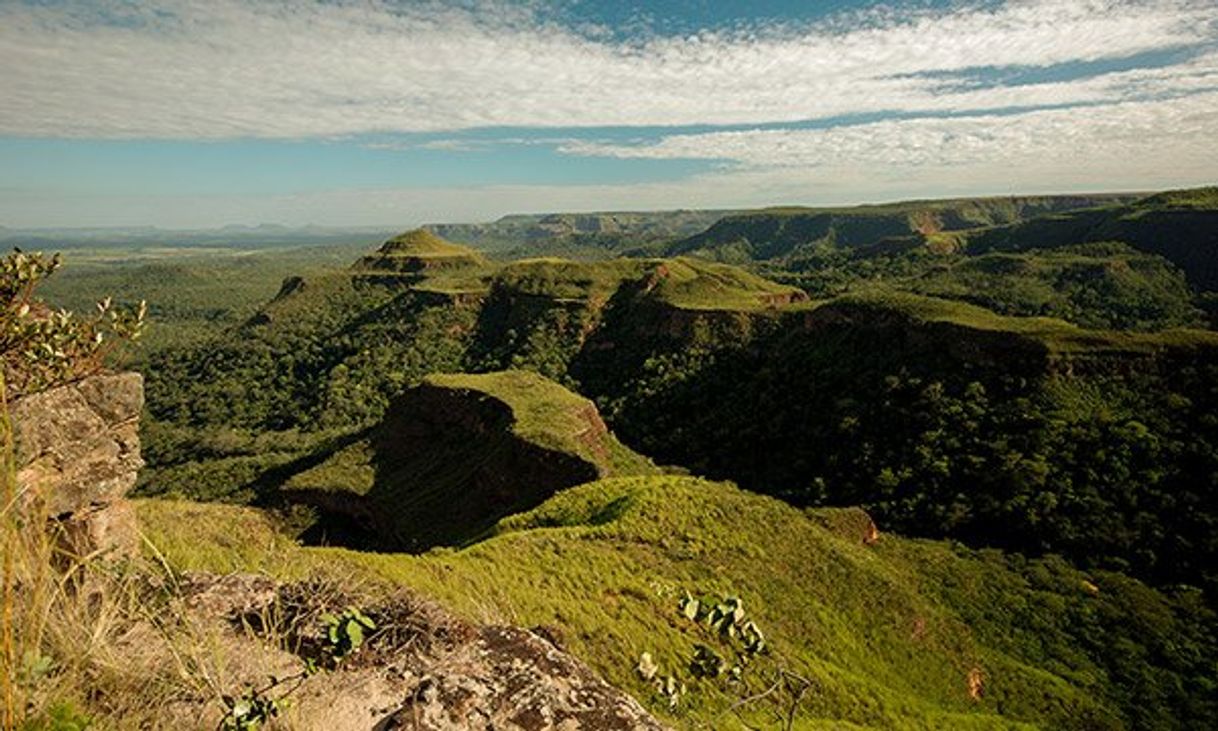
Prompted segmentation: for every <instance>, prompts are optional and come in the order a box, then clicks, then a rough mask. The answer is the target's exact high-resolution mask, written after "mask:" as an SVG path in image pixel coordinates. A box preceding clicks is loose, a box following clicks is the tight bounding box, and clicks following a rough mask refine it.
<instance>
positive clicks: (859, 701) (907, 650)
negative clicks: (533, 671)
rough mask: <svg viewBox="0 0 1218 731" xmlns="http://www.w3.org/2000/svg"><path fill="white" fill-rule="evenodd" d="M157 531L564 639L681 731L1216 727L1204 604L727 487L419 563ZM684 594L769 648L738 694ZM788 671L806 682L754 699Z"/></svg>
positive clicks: (616, 490)
mask: <svg viewBox="0 0 1218 731" xmlns="http://www.w3.org/2000/svg"><path fill="white" fill-rule="evenodd" d="M140 516H141V519H142V520H143V521H144V526H145V532H146V533H147V534H148V537H149V539H150V541H151V543H152V544H154V545H156V546H158V547H159V549H160V550H161V552H162V554H163V555H164V557H165V558H166V559H167V561H168V562H169V563H170V564H171V565H172V566H174V567H175V568H177V569H179V570H199V569H205V570H211V571H221V572H225V571H232V570H260V571H267V572H269V573H271V574H272V575H277V576H302V575H305V574H307V573H310V572H312V571H328V572H331V573H332V574H336V575H340V576H343V577H344V580H345V581H347V582H351V581H355V580H357V577H359V576H365V577H366V576H374V577H379V578H380V579H382V580H386V579H387V580H389V581H391V582H393V583H395V584H402V585H405V586H408V587H411V588H413V589H416V590H418V591H420V592H422V593H424V594H426V595H428V596H432V597H435V598H437V599H439V600H441V601H443V602H445V603H446V604H448V605H450V606H452V607H453V608H454V609H456V610H458V611H459V612H461V613H464V614H466V615H467V616H470V617H473V618H477V619H490V620H496V621H510V622H513V623H519V624H524V625H527V626H536V625H543V626H546V627H548V628H550V629H549V630H548V631H549V633H550V634H551V635H552V636H554V637H556V638H559V639H558V641H560V642H562V643H563V644H564V645H565V646H566V647H568V649H570V650H572V651H573V652H575V653H576V654H577V655H579V656H580V657H582V658H584V659H585V660H586V661H587V662H589V663H590V664H591V665H592V666H593V667H594V668H595V669H597V670H598V671H599V672H601V673H602V674H603V675H604V676H605V677H607V678H608V679H609V680H610V681H611V682H613V683H615V684H617V685H619V686H620V687H623V688H625V689H627V690H628V691H630V692H632V693H634V694H636V695H637V696H638V697H639V698H640V699H641V700H642V701H644V703H646V704H647V705H648V706H649V707H650V708H651V709H652V710H653V711H654V712H656V713H657V714H660V715H661V716H662V717H665V718H666V719H667V720H669V721H670V722H672V723H673V724H674V725H675V726H677V727H678V728H699V727H705V726H710V727H713V728H718V729H742V728H752V727H758V726H760V727H770V726H772V725H773V724H775V723H779V721H778V719H780V718H786V717H787V715H788V714H791V713H793V718H794V728H796V729H828V728H860V729H881V728H883V729H906V728H908V729H914V728H976V729H983V728H984V729H991V728H1020V729H1035V728H1042V729H1054V730H1061V729H1088V730H1091V729H1133V728H1147V729H1148V728H1155V729H1175V728H1179V729H1190V728H1203V727H1208V726H1210V725H1212V723H1213V722H1214V720H1215V715H1214V714H1215V713H1216V709H1215V707H1214V703H1213V695H1212V690H1213V688H1214V687H1215V682H1216V679H1215V675H1214V673H1215V671H1214V667H1213V663H1212V658H1213V657H1214V653H1215V637H1214V630H1215V625H1214V616H1213V615H1212V613H1210V612H1209V611H1208V610H1206V609H1205V608H1204V607H1203V606H1202V605H1201V604H1200V603H1199V602H1198V599H1197V597H1196V595H1195V594H1190V593H1188V592H1182V593H1175V594H1162V593H1158V592H1155V591H1153V590H1151V589H1148V588H1146V587H1144V586H1142V585H1140V584H1138V583H1137V582H1135V581H1132V580H1129V579H1126V578H1124V577H1121V576H1119V575H1115V574H1107V573H1103V572H1094V573H1086V574H1084V573H1081V572H1078V571H1076V570H1074V569H1071V568H1069V567H1068V566H1067V565H1066V564H1064V563H1063V562H1061V561H1059V560H1054V559H1050V560H1045V561H1034V560H1033V561H1029V560H1024V559H1021V558H1018V557H1012V556H1005V555H1003V554H1001V553H998V552H994V551H987V552H974V551H970V550H967V549H965V548H963V547H961V546H959V545H953V544H947V543H936V542H928V541H912V540H907V539H902V538H897V537H895V536H890V535H886V534H885V535H882V536H881V537H880V539H879V542H878V543H877V544H875V545H873V546H867V545H864V544H863V543H862V542H861V540H860V534H859V533H858V531H857V530H855V531H852V530H849V529H845V528H838V529H837V530H836V531H835V530H833V529H832V526H833V525H835V524H836V523H841V522H842V521H835V520H834V519H835V518H837V517H839V516H836V515H831V516H825V515H820V514H816V513H804V512H801V511H800V510H798V509H795V508H792V507H790V506H788V505H785V504H783V503H781V502H778V501H776V500H772V499H769V498H765V497H760V496H757V495H752V494H749V493H746V492H742V491H740V490H737V489H735V488H734V487H732V486H730V485H726V484H720V483H710V482H705V481H701V480H697V479H692V478H675V477H638V478H623V479H614V480H607V481H600V482H596V483H592V484H588V485H584V486H581V487H577V488H574V489H571V490H568V491H565V492H563V493H560V494H559V495H557V496H555V497H554V498H552V499H550V500H549V501H547V502H546V503H545V504H543V505H541V506H540V507H538V508H537V509H535V510H533V511H530V512H527V513H524V514H521V515H517V516H514V517H511V518H508V519H506V520H504V521H503V522H502V523H501V524H500V526H499V528H498V531H497V535H495V536H494V537H492V538H489V539H488V540H485V541H483V542H480V543H477V544H475V545H473V546H471V547H469V548H466V549H463V550H460V551H456V552H453V551H448V550H445V551H436V552H432V553H429V554H427V555H424V556H419V557H410V556H401V555H389V554H380V555H372V554H360V553H356V552H350V551H344V550H340V549H317V548H299V547H296V546H294V545H292V544H291V543H290V542H288V541H287V540H286V539H285V538H283V537H282V536H280V535H278V534H277V533H276V532H275V530H274V528H273V527H272V525H271V523H270V522H269V521H268V520H267V519H266V518H265V517H264V516H263V515H262V514H260V513H257V512H255V511H252V510H250V509H243V508H235V507H224V506H217V505H210V506H205V505H197V504H189V503H175V502H162V501H144V502H143V503H142V504H141V505H140ZM847 522H848V521H847ZM685 592H690V593H691V594H693V595H695V596H705V597H712V598H723V597H727V596H735V597H739V598H740V599H742V600H743V606H744V607H745V609H746V611H747V613H748V616H749V617H750V618H752V619H754V620H755V621H756V622H757V624H758V625H759V626H760V627H761V628H762V629H763V631H764V632H765V635H766V637H767V639H768V642H769V646H770V651H769V652H768V654H765V655H763V656H762V657H760V658H759V659H758V660H756V661H755V662H754V663H753V664H751V665H749V666H748V667H747V669H746V670H745V672H744V674H743V676H742V678H743V680H742V681H741V682H740V683H733V682H730V681H727V680H723V679H697V678H695V677H693V676H692V675H691V673H690V670H689V669H688V666H689V664H690V660H691V658H692V656H693V654H694V649H695V646H696V645H698V644H705V645H707V646H708V647H710V648H712V649H713V650H715V651H716V652H719V653H726V654H730V653H729V651H728V643H727V642H726V641H724V640H721V639H719V638H717V637H715V636H714V635H712V634H711V633H709V632H708V631H706V630H704V629H699V627H698V626H697V625H695V624H694V623H693V622H690V621H689V620H687V619H686V618H685V617H684V616H683V615H682V614H681V611H680V610H679V608H678V600H679V599H680V598H681V597H682V596H683V595H684V593H685ZM643 652H649V653H650V654H651V655H652V657H653V658H654V659H655V661H656V662H657V663H658V664H659V666H660V667H661V672H662V673H674V674H676V675H677V676H679V677H680V678H681V679H682V680H683V681H684V682H686V683H687V686H688V693H687V694H686V695H685V696H683V697H682V699H681V701H680V703H679V704H678V706H677V707H676V709H675V711H670V710H669V709H668V707H667V702H666V701H665V700H664V699H663V698H662V697H660V696H659V695H657V694H656V693H655V692H654V691H653V690H652V689H651V688H650V686H648V685H647V684H645V683H643V682H642V681H641V680H640V679H639V678H638V677H637V675H636V674H635V671H634V667H635V665H636V664H637V663H638V661H639V656H640V655H641V653H643ZM780 669H782V670H785V671H786V672H788V673H790V674H792V677H798V678H799V679H800V680H798V681H794V680H792V685H791V686H790V687H789V689H787V688H782V687H779V688H777V689H775V690H773V691H771V693H770V694H768V695H766V696H765V697H763V698H761V699H759V700H754V701H752V702H743V703H741V702H740V701H741V699H744V698H746V697H749V696H754V695H758V694H761V693H762V692H763V691H764V690H765V689H766V688H767V687H769V686H770V684H771V683H772V682H773V680H774V678H775V677H776V674H777V673H778V672H779V670H780ZM970 679H971V680H970ZM974 696H975V697H974ZM796 698H798V702H796V703H793V701H795V700H796ZM737 703H739V705H738V706H737V707H736V708H733V706H734V705H735V704H737Z"/></svg>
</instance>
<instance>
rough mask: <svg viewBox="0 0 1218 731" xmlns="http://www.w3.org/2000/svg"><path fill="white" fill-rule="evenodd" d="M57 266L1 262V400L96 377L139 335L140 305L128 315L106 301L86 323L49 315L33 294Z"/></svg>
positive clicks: (15, 259)
mask: <svg viewBox="0 0 1218 731" xmlns="http://www.w3.org/2000/svg"><path fill="white" fill-rule="evenodd" d="M59 265H60V259H59V256H57V255H56V256H53V257H45V256H43V255H42V254H26V253H23V252H20V251H14V252H13V253H11V254H9V255H7V256H5V257H4V259H2V260H0V371H2V372H0V397H2V398H4V399H6V400H7V399H9V398H15V397H18V396H22V395H25V394H29V393H35V392H37V391H42V390H45V389H48V388H53V387H54V386H58V385H61V384H64V383H68V382H71V381H74V380H78V379H81V378H84V377H86V376H89V375H92V374H94V373H98V372H100V371H101V370H102V369H103V368H105V367H106V365H107V364H108V363H109V362H110V361H111V360H113V359H114V358H117V357H119V356H121V355H122V353H123V350H124V349H125V347H126V346H128V345H129V344H131V343H133V342H135V341H136V340H138V339H139V337H140V335H141V334H142V331H143V327H144V315H145V312H146V309H145V305H144V303H143V302H140V303H139V304H138V305H137V306H136V307H135V308H134V309H133V310H130V311H128V310H126V309H124V308H121V307H115V306H113V304H112V302H111V301H110V299H109V298H106V299H104V300H102V301H100V302H97V303H96V305H95V306H96V310H95V311H94V313H93V315H92V317H87V318H79V317H75V316H74V315H73V314H72V313H70V312H67V311H64V310H58V311H52V310H51V309H50V308H49V307H48V306H47V305H46V304H45V303H44V302H43V301H42V299H41V298H40V297H39V295H38V293H37V289H38V287H39V285H41V284H42V282H43V281H44V280H45V279H46V278H47V277H49V276H51V274H53V273H54V272H55V270H57V269H58V268H59Z"/></svg>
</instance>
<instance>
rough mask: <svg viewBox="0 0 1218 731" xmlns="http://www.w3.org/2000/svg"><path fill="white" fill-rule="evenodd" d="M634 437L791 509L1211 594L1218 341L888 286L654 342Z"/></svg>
mask: <svg viewBox="0 0 1218 731" xmlns="http://www.w3.org/2000/svg"><path fill="white" fill-rule="evenodd" d="M641 363H642V366H641V367H640V368H639V370H638V371H637V372H636V373H635V374H634V375H633V377H632V378H631V380H630V381H629V382H628V383H626V384H622V385H621V386H620V387H619V389H618V390H617V391H615V392H614V393H615V394H616V395H615V397H613V398H610V399H607V400H606V401H605V405H606V406H607V407H608V411H607V418H608V419H609V421H610V423H611V424H613V426H614V429H615V430H616V431H617V433H618V434H619V435H620V436H621V437H622V438H623V439H624V440H625V441H626V442H627V443H628V444H630V445H632V446H634V447H635V448H637V449H640V450H641V451H643V452H645V453H647V454H649V455H651V456H653V457H655V458H657V459H659V460H661V461H663V462H672V463H677V464H682V465H685V466H687V467H689V468H691V469H692V470H694V471H695V472H697V473H700V474H707V475H712V476H717V477H725V478H731V479H734V480H737V481H739V482H740V483H741V484H742V485H744V486H746V487H748V488H750V489H754V490H759V491H762V492H768V493H770V494H776V495H780V496H782V497H785V498H786V499H788V500H791V501H793V502H795V503H798V504H825V503H828V504H845V505H850V504H863V505H866V506H869V507H870V508H871V509H873V510H874V511H875V512H876V514H877V515H878V516H879V517H880V518H881V520H882V521H884V522H886V523H888V524H890V525H893V526H894V527H896V528H897V529H899V530H901V531H905V532H910V533H915V534H923V535H952V536H956V537H959V538H961V539H964V540H969V541H974V542H979V543H984V544H989V545H1001V546H1006V547H1008V548H1012V549H1016V550H1022V551H1027V552H1030V553H1033V554H1036V553H1040V552H1044V551H1054V552H1061V553H1065V554H1066V555H1068V556H1070V557H1072V558H1073V559H1074V560H1076V561H1079V562H1081V563H1083V564H1084V565H1088V566H1103V567H1107V568H1113V569H1121V570H1129V571H1133V572H1135V573H1137V574H1139V575H1142V576H1150V577H1154V578H1155V579H1156V580H1159V581H1188V582H1199V583H1202V584H1205V585H1208V586H1211V587H1213V586H1214V582H1215V579H1216V578H1218V577H1216V576H1215V575H1214V574H1213V572H1212V570H1211V569H1210V568H1209V567H1210V566H1212V565H1213V564H1212V562H1213V559H1212V557H1213V556H1215V555H1218V543H1215V541H1214V540H1213V533H1212V532H1211V531H1210V529H1209V527H1208V526H1210V525H1211V523H1212V521H1213V520H1214V519H1215V515H1214V513H1213V511H1212V510H1211V509H1210V508H1207V507H1206V506H1207V505H1211V504H1212V501H1213V499H1214V496H1215V495H1216V494H1218V483H1216V482H1215V478H1214V475H1216V474H1218V471H1215V468H1218V422H1216V421H1215V420H1214V418H1213V413H1215V409H1216V408H1218V401H1216V400H1215V399H1216V398H1218V390H1216V389H1215V386H1214V384H1215V383H1218V371H1215V368H1216V364H1218V336H1216V335H1215V334H1213V333H1208V332H1204V331H1195V330H1178V331H1167V332H1164V333H1154V334H1151V333H1129V332H1105V331H1094V330H1084V329H1081V328H1077V327H1074V326H1071V325H1069V324H1067V323H1064V322H1062V321H1059V320H1052V319H1048V318H1007V317H1001V316H998V315H995V314H994V313H992V312H990V311H988V310H984V309H981V308H978V307H973V306H969V305H965V304H962V303H955V302H948V301H944V300H935V299H929V298H922V297H917V296H914V295H909V294H902V293H893V292H883V291H876V292H871V293H860V294H855V295H849V296H845V297H841V298H838V299H836V300H833V301H831V302H828V303H823V304H821V305H819V306H818V307H816V308H814V309H811V310H808V311H806V312H795V313H789V314H787V315H786V316H785V317H784V318H783V320H782V324H781V325H779V326H776V327H773V328H771V329H768V330H766V331H764V332H759V333H758V334H757V335H756V336H755V337H754V338H753V339H752V340H751V341H750V342H749V344H748V346H747V347H731V348H717V349H716V348H708V349H703V350H692V351H682V352H668V353H661V352H655V353H653V354H652V355H650V356H648V357H645V358H643V360H642V361H641Z"/></svg>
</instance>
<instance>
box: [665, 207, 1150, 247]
mask: <svg viewBox="0 0 1218 731" xmlns="http://www.w3.org/2000/svg"><path fill="white" fill-rule="evenodd" d="M1129 198H1130V197H1129V196H1052V197H1039V198H969V199H958V200H941V201H911V202H906V203H893V204H887V205H878V206H857V207H854V208H831V209H821V208H775V209H765V210H760V211H751V212H747V213H741V214H736V215H732V216H726V217H724V218H722V219H720V220H719V221H718V222H716V223H715V224H714V225H713V226H711V227H710V228H708V229H707V230H706V231H704V232H702V233H699V234H696V235H694V236H691V237H689V238H687V239H684V240H682V241H679V242H676V243H674V244H673V245H671V246H670V247H669V248H668V249H667V252H666V253H668V254H669V255H686V254H688V255H694V256H700V257H704V258H710V259H717V260H720V261H727V262H733V263H743V262H747V261H758V260H776V259H777V260H785V259H791V258H795V257H798V256H800V255H801V254H806V253H808V252H809V251H811V250H813V249H815V248H816V247H817V246H818V245H829V246H834V247H841V248H860V247H870V246H874V245H877V244H881V243H883V242H885V241H887V240H891V239H896V238H901V237H908V236H911V235H917V236H921V237H924V239H923V240H926V238H928V237H935V236H941V235H943V234H946V233H951V232H956V231H964V230H968V229H975V228H979V227H986V226H996V225H1003V224H1009V223H1015V222H1019V221H1023V220H1026V219H1029V218H1035V217H1037V216H1043V215H1045V214H1048V213H1053V212H1056V211H1063V210H1072V209H1077V208H1089V207H1092V206H1095V205H1098V204H1100V203H1108V202H1118V201H1123V200H1128V199H1129Z"/></svg>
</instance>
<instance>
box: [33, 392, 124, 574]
mask: <svg viewBox="0 0 1218 731" xmlns="http://www.w3.org/2000/svg"><path fill="white" fill-rule="evenodd" d="M143 407H144V382H143V378H142V377H141V376H140V375H139V374H138V373H119V374H107V375H98V376H92V377H90V378H86V379H84V380H82V381H78V382H76V383H70V384H68V385H65V386H59V387H57V388H53V389H50V390H48V391H44V392H41V393H36V394H31V395H29V396H25V397H23V398H21V399H18V400H17V401H16V402H14V403H13V405H12V409H11V418H12V422H13V426H14V432H15V434H16V441H17V455H16V465H17V489H18V494H19V496H20V498H19V509H20V510H21V511H22V512H23V513H24V514H26V515H27V516H37V515H45V516H46V517H47V519H49V520H52V521H55V522H57V523H58V524H59V525H61V526H62V527H63V528H64V536H65V538H66V539H67V542H68V544H69V548H70V549H71V550H73V551H75V552H76V553H77V554H79V555H87V554H93V553H96V552H99V551H101V552H112V553H122V554H125V553H130V552H133V551H134V550H135V549H136V548H137V547H138V534H137V532H136V528H135V512H134V510H133V509H132V507H131V505H130V503H128V502H127V500H126V498H125V496H126V494H127V491H128V490H130V489H131V487H132V486H134V485H135V480H136V475H137V473H138V471H139V469H140V467H142V466H143V464H144V463H143V460H142V459H140V440H139V418H140V412H141V411H142V410H143Z"/></svg>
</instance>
